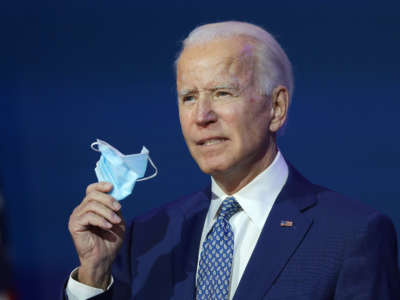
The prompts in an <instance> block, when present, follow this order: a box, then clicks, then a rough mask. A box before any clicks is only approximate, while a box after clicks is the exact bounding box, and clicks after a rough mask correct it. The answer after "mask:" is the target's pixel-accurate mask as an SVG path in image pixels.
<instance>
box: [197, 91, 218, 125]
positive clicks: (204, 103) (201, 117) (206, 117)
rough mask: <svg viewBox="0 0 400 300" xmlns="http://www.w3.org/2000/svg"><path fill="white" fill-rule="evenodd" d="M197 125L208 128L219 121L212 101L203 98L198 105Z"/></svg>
mask: <svg viewBox="0 0 400 300" xmlns="http://www.w3.org/2000/svg"><path fill="white" fill-rule="evenodd" d="M195 113H196V124H197V125H198V126H200V127H207V126H209V125H210V124H212V123H215V122H216V121H217V114H216V113H215V111H214V110H213V105H212V103H211V100H210V99H207V98H205V97H204V98H202V99H199V100H198V101H197V103H196V112H195Z"/></svg>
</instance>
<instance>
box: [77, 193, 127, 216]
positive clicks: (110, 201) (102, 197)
mask: <svg viewBox="0 0 400 300" xmlns="http://www.w3.org/2000/svg"><path fill="white" fill-rule="evenodd" d="M89 201H98V202H100V203H102V204H103V205H105V206H107V207H108V208H110V209H112V210H114V211H118V210H120V209H121V204H120V203H119V202H118V201H117V200H115V199H114V198H113V197H111V196H110V195H108V194H105V193H102V192H99V191H96V190H95V191H92V192H90V193H89V194H87V195H86V197H85V198H84V199H83V201H82V203H86V202H89Z"/></svg>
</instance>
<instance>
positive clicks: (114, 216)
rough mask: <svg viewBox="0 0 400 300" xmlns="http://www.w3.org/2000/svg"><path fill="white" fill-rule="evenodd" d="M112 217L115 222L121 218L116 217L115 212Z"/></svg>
mask: <svg viewBox="0 0 400 300" xmlns="http://www.w3.org/2000/svg"><path fill="white" fill-rule="evenodd" d="M112 218H113V220H114V221H115V222H120V221H121V218H120V217H118V216H117V215H116V214H113V216H112Z"/></svg>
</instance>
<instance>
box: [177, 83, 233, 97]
mask: <svg viewBox="0 0 400 300" xmlns="http://www.w3.org/2000/svg"><path fill="white" fill-rule="evenodd" d="M223 89H228V90H239V85H238V84H226V85H217V86H215V87H212V88H209V89H206V90H209V91H216V90H223ZM197 92H198V90H197V89H196V88H195V89H188V90H181V91H179V92H178V96H180V97H183V96H186V95H189V94H192V93H197Z"/></svg>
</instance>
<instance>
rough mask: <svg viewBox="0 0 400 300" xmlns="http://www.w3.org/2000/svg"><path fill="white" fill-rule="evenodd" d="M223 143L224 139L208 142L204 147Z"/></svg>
mask: <svg viewBox="0 0 400 300" xmlns="http://www.w3.org/2000/svg"><path fill="white" fill-rule="evenodd" d="M222 141H223V139H212V140H207V141H206V142H205V143H204V145H205V146H208V145H214V144H218V143H221V142H222Z"/></svg>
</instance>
